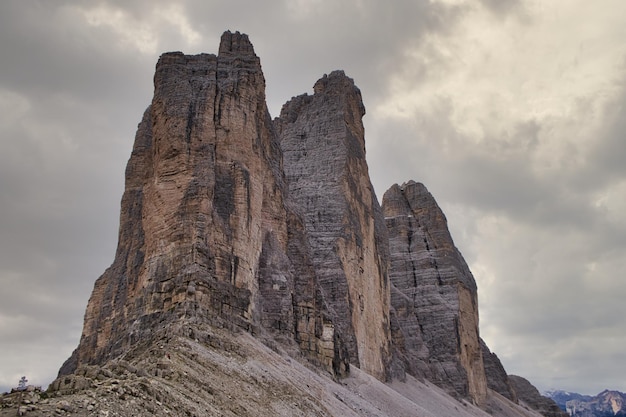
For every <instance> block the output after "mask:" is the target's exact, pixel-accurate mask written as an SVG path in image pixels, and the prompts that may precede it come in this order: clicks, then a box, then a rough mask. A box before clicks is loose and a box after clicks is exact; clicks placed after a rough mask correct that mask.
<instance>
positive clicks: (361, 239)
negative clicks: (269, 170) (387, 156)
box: [274, 71, 390, 379]
mask: <svg viewBox="0 0 626 417" xmlns="http://www.w3.org/2000/svg"><path fill="white" fill-rule="evenodd" d="M313 90H314V94H313V95H312V96H311V95H306V94H305V95H301V96H298V97H295V98H293V99H292V100H291V101H289V102H288V103H286V104H285V105H284V106H283V109H282V111H281V114H280V117H279V118H277V119H276V120H275V121H274V123H275V125H276V129H277V131H278V133H279V136H280V144H281V148H282V151H283V157H284V169H285V175H286V176H287V180H288V184H289V195H290V197H291V198H293V199H294V200H295V202H296V203H297V205H298V206H299V207H300V209H301V210H302V212H303V214H304V219H305V225H306V230H307V234H308V239H309V244H310V247H311V253H312V259H313V263H314V265H315V270H316V273H317V276H318V280H319V283H320V287H321V290H322V293H323V297H324V300H325V301H326V304H327V306H328V308H329V313H330V315H331V316H332V318H333V322H334V323H335V325H336V326H337V327H338V328H339V329H340V333H341V334H342V335H343V337H344V340H345V342H346V346H347V349H348V353H349V355H350V361H351V362H352V363H353V364H355V365H357V366H359V367H360V368H361V369H363V370H365V371H367V372H369V373H371V374H372V375H375V376H377V377H378V378H382V379H385V378H387V377H388V366H389V361H390V337H389V336H390V333H389V284H388V279H387V262H388V251H387V237H386V233H385V226H384V222H383V219H382V215H381V211H380V206H379V204H378V200H377V199H376V195H375V194H374V190H373V187H372V185H371V183H370V179H369V174H368V168H367V163H366V161H365V142H364V129H363V123H362V117H363V115H364V114H365V108H364V106H363V102H362V100H361V93H360V91H359V89H358V88H357V87H356V86H355V85H354V82H353V80H352V79H350V78H348V77H347V76H346V75H345V74H344V73H343V71H335V72H332V73H331V74H329V75H325V76H324V77H323V78H321V79H320V80H318V81H317V82H316V83H315V86H314V88H313Z"/></svg>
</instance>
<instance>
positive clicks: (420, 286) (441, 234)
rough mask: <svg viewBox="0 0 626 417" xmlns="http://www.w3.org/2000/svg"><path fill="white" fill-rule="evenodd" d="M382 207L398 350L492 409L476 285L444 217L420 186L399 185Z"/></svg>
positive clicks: (409, 363)
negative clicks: (481, 340)
mask: <svg viewBox="0 0 626 417" xmlns="http://www.w3.org/2000/svg"><path fill="white" fill-rule="evenodd" d="M382 206H383V213H384V215H385V221H386V224H387V229H388V231H389V247H390V253H391V266H390V274H389V277H390V280H391V283H392V286H393V287H395V290H396V291H394V292H392V298H391V301H392V308H393V309H394V310H395V317H396V319H397V338H398V339H400V340H403V342H404V345H403V346H402V345H400V344H396V346H398V350H399V355H400V357H404V358H405V364H406V365H405V366H406V370H407V371H408V372H409V373H412V372H418V373H421V375H420V376H424V374H425V376H426V377H427V378H429V379H431V380H432V381H433V382H436V383H437V384H439V385H441V386H442V387H446V388H448V389H450V390H451V392H453V393H456V394H458V395H460V396H463V397H469V398H472V399H473V400H474V401H475V402H476V403H477V404H480V405H483V404H485V399H486V396H487V380H486V376H485V368H484V364H483V358H482V353H481V346H480V338H479V335H478V305H477V293H476V283H475V281H474V278H473V276H472V274H471V272H470V271H469V268H468V267H467V264H466V263H465V260H464V259H463V257H462V256H461V254H460V252H459V251H458V250H457V248H456V247H455V246H454V242H453V241H452V237H451V236H450V233H449V231H448V226H447V222H446V218H445V216H444V214H443V212H442V211H441V209H440V208H439V207H438V206H437V203H436V202H435V200H434V198H433V197H432V195H431V194H430V193H429V192H428V190H426V187H424V186H423V185H422V184H419V183H416V182H413V181H410V182H408V183H406V184H403V185H402V186H398V185H394V186H392V187H391V188H390V189H389V190H388V191H387V192H386V193H385V195H384V197H383V204H382ZM415 361H417V363H420V362H424V363H423V364H419V365H416V364H415ZM426 361H427V366H426ZM416 368H417V369H416Z"/></svg>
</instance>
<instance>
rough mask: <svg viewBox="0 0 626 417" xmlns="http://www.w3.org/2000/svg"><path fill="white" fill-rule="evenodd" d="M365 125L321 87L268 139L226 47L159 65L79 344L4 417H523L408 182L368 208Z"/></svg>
mask: <svg viewBox="0 0 626 417" xmlns="http://www.w3.org/2000/svg"><path fill="white" fill-rule="evenodd" d="M364 114H365V106H364V105H363V101H362V97H361V93H360V91H359V89H358V88H357V87H356V85H355V84H354V81H353V80H352V79H351V78H349V77H348V76H346V75H345V73H344V72H343V71H333V72H331V73H330V74H328V75H324V76H323V77H322V78H321V79H319V80H318V81H317V82H316V83H315V84H314V87H313V94H312V95H309V94H303V95H300V96H297V97H294V98H293V99H291V100H290V101H289V102H288V103H286V104H285V105H284V106H283V108H282V110H281V114H280V115H279V116H278V117H277V118H275V119H273V120H272V118H271V117H270V114H269V112H268V109H267V105H266V103H265V80H264V75H263V72H262V69H261V63H260V59H259V58H258V57H257V56H256V54H255V53H254V48H253V46H252V44H251V42H250V40H249V39H248V37H247V35H244V34H241V33H239V32H236V33H231V32H225V33H224V34H223V35H222V38H221V41H220V46H219V53H218V54H217V55H213V54H200V55H193V56H190V55H184V54H182V53H180V52H172V53H166V54H163V55H162V56H161V57H160V59H159V61H158V63H157V65H156V71H155V76H154V97H153V99H152V103H151V104H150V105H149V107H148V108H147V110H146V111H145V113H144V115H143V118H142V121H141V123H140V124H139V126H138V129H137V133H136V136H135V142H134V146H133V150H132V153H131V156H130V159H129V161H128V165H127V168H126V186H125V191H124V194H123V196H122V201H121V211H120V228H119V239H118V247H117V251H116V254H115V258H114V260H113V263H112V265H111V266H110V267H109V268H108V269H107V270H106V271H105V272H104V273H103V274H102V276H101V277H99V278H98V279H97V280H96V282H95V285H94V289H93V292H92V294H91V297H90V299H89V302H88V305H87V309H86V312H85V317H84V325H83V331H82V335H81V338H80V342H79V344H78V346H77V348H76V349H75V351H74V352H73V353H72V355H71V357H70V358H69V359H68V360H67V361H66V362H65V363H64V364H63V365H62V366H61V369H60V371H59V377H58V378H57V379H56V380H55V381H54V382H53V383H52V384H51V385H50V387H49V389H48V391H47V392H38V391H37V390H36V389H29V390H28V391H27V393H23V392H21V391H20V392H19V393H13V394H9V395H8V396H7V397H6V398H3V400H2V404H3V409H2V411H1V412H0V416H2V415H7V414H6V413H5V411H6V412H13V413H14V414H15V408H16V407H17V406H19V405H20V404H19V403H20V402H22V404H21V405H22V408H24V407H25V408H24V409H19V410H18V411H26V412H28V413H31V415H38V414H37V413H39V415H50V414H52V413H56V414H63V413H71V414H72V415H100V416H102V415H109V416H113V415H135V416H144V415H145V416H147V415H157V416H165V415H168V416H172V415H174V416H200V415H238V416H241V415H251V416H252V415H277V416H283V415H284V416H292V415H302V416H309V415H311V416H313V415H315V416H320V415H321V416H339V415H342V416H343V415H368V416H385V415H403V416H404V415H406V416H441V415H446V416H451V417H454V416H485V415H489V414H492V415H497V416H505V417H506V416H538V415H539V414H538V412H536V411H534V410H532V408H533V407H535V405H534V403H532V402H531V401H526V398H528V397H526V396H525V393H526V392H529V389H528V387H527V386H523V387H522V388H519V387H517V386H516V385H515V383H514V382H515V379H511V378H512V377H509V376H507V375H506V372H505V371H504V368H503V367H502V364H501V363H500V361H499V359H498V357H497V356H496V355H495V354H493V353H491V352H490V351H489V349H488V347H487V346H486V344H485V343H484V341H482V340H481V338H480V333H479V317H478V301H477V288H476V282H475V280H474V278H473V276H472V274H471V272H470V270H469V268H468V266H467V263H466V262H465V260H464V259H463V256H462V255H461V253H460V251H459V250H458V249H457V248H456V247H455V245H454V242H453V240H452V237H451V236H450V233H449V231H448V227H447V220H446V218H445V215H444V214H443V212H442V211H441V209H440V208H439V206H438V205H437V203H436V201H435V199H434V197H433V196H432V195H431V194H430V193H429V192H428V190H427V188H426V187H425V186H424V185H423V184H421V183H418V182H415V181H408V182H406V183H404V184H402V185H398V184H395V185H393V186H392V187H391V188H390V189H389V190H388V191H387V192H386V193H385V194H384V197H383V201H382V205H381V204H379V202H378V199H377V197H376V195H375V193H374V189H373V187H372V184H371V181H370V178H369V173H368V168H367V162H366V155H365V132H364V128H363V123H362V117H363V115H364ZM528 385H529V386H530V387H532V385H530V383H528ZM533 388H534V387H533ZM535 391H536V390H535ZM22 395H24V397H23V398H22ZM537 395H538V393H537ZM24 401H28V403H26V402H24ZM523 401H525V402H523ZM518 402H519V404H518ZM5 405H6V407H5ZM555 407H556V405H555ZM537 408H538V409H541V410H542V411H543V412H544V415H546V416H553V415H557V414H545V412H546V410H545V409H544V408H541V407H539V406H537ZM7 410H9V411H7ZM57 410H58V411H57ZM557 410H558V407H557ZM548 411H550V412H551V410H548Z"/></svg>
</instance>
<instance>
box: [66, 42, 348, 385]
mask: <svg viewBox="0 0 626 417" xmlns="http://www.w3.org/2000/svg"><path fill="white" fill-rule="evenodd" d="M154 85H155V91H154V98H153V101H152V104H151V106H150V107H149V108H148V110H146V112H145V114H144V118H143V120H142V122H141V124H140V125H139V128H138V131H137V135H136V138H135V145H134V148H133V152H132V155H131V158H130V160H129V162H128V167H127V170H126V190H125V192H124V196H123V198H122V210H121V217H120V236H119V243H118V250H117V253H116V257H115V260H114V262H113V265H112V266H111V267H110V268H109V269H108V270H107V271H106V272H105V273H104V274H103V276H102V277H100V278H99V279H98V281H97V282H96V285H95V288H94V291H93V294H92V296H91V299H90V301H89V304H88V307H87V311H86V314H85V324H84V329H83V334H82V337H81V341H80V344H79V346H78V348H77V349H76V351H75V352H74V354H73V355H72V357H71V358H70V359H69V360H68V361H67V363H66V364H65V365H64V366H63V368H62V369H61V372H60V373H61V374H66V373H71V372H73V371H74V370H75V369H76V368H77V367H78V366H80V365H83V364H99V363H104V362H105V361H106V360H109V359H112V358H115V357H117V356H119V355H120V354H121V353H123V352H124V351H125V350H127V349H129V347H131V346H133V345H134V344H135V343H136V342H137V341H139V340H141V339H142V338H143V337H144V336H145V335H146V334H149V333H151V332H153V331H154V330H155V328H161V327H163V326H167V325H169V324H170V323H176V322H180V321H181V320H183V321H185V320H186V321H189V322H192V323H193V322H195V321H197V322H203V323H211V324H213V325H217V326H222V327H223V326H226V327H233V326H234V327H238V328H242V329H245V330H248V331H257V330H256V329H258V328H266V329H271V330H273V331H277V332H280V333H284V334H286V335H287V336H288V337H289V338H291V339H292V340H294V341H295V342H297V343H298V344H299V345H300V347H301V348H302V351H303V352H304V353H305V354H307V355H308V356H310V357H311V358H312V359H314V360H316V361H317V362H318V363H320V364H322V365H323V366H326V367H327V368H329V369H330V368H334V370H335V372H337V373H339V374H341V373H342V372H345V371H346V366H347V360H346V361H344V358H343V354H344V349H343V347H342V344H341V342H340V335H339V334H338V333H336V332H335V331H334V326H333V324H332V322H330V321H328V320H326V319H325V318H324V317H325V316H324V311H325V308H324V307H323V305H322V304H323V300H322V299H321V297H320V293H319V289H318V286H317V283H316V281H315V274H314V270H313V269H312V264H311V262H310V260H309V255H308V246H307V243H306V241H305V235H304V228H303V224H302V221H301V218H300V217H299V216H298V215H297V214H296V213H295V212H294V209H293V208H292V207H290V205H289V203H288V202H287V201H286V199H285V193H286V187H285V180H284V174H283V170H282V165H281V164H282V158H281V152H280V145H279V143H278V139H277V136H276V134H275V131H274V128H273V125H272V121H271V119H270V115H269V112H268V110H267V106H266V104H265V81H264V77H263V73H262V71H261V66H260V61H259V58H258V57H257V56H256V55H255V54H254V51H253V48H252V45H251V43H250V42H249V40H248V37H247V36H246V35H242V34H239V33H235V34H233V33H230V32H227V33H225V34H224V35H223V36H222V39H221V44H220V47H219V55H218V56H215V55H209V54H202V55H195V56H188V55H183V54H182V53H167V54H164V55H162V56H161V58H160V59H159V62H158V64H157V68H156V73H155V77H154ZM344 362H345V363H344Z"/></svg>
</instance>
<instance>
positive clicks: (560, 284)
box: [0, 0, 626, 394]
mask: <svg viewBox="0 0 626 417" xmlns="http://www.w3.org/2000/svg"><path fill="white" fill-rule="evenodd" d="M624 22H626V2H625V1H623V0H596V1H592V2H591V1H588V0H549V1H543V0H412V1H409V0H406V1H401V0H393V1H382V0H381V1H374V0H344V1H337V0H284V1H265V2H261V1H253V0H250V1H236V0H229V1H205V0H197V1H180V2H175V1H171V0H168V1H162V2H159V1H155V0H144V1H128V0H118V1H114V0H110V1H89V2H84V1H60V0H59V1H43V0H42V1H35V0H21V1H17V0H15V1H2V2H0V56H1V57H2V58H1V59H0V144H1V147H0V391H4V390H7V389H8V388H10V387H14V386H16V385H17V382H18V380H19V378H20V376H22V375H26V376H27V377H28V379H29V380H30V382H31V383H34V384H38V385H43V386H44V387H45V386H47V384H48V383H50V382H51V380H52V379H53V378H54V376H55V375H56V372H57V371H58V369H59V367H60V366H61V364H62V362H63V361H64V360H65V359H66V358H67V357H69V355H70V353H71V351H72V350H73V349H74V348H75V347H76V346H77V344H78V339H79V337H80V332H81V328H82V320H83V314H84V309H85V307H86V304H87V301H88V298H89V295H90V293H91V289H92V287H93V284H94V281H95V280H96V278H97V277H98V276H100V274H102V272H104V270H105V268H106V267H108V266H109V265H110V264H111V262H112V261H113V257H114V253H115V246H116V244H117V241H116V240H117V231H118V225H119V224H118V219H119V203H120V199H121V196H122V192H123V187H124V184H123V177H124V168H125V165H126V161H127V160H128V157H129V156H130V151H131V147H132V143H133V138H134V135H135V130H136V127H137V124H138V123H139V121H140V119H141V116H142V113H143V111H144V110H145V108H146V107H147V106H148V104H149V103H150V100H151V97H152V88H153V86H152V77H153V73H154V66H155V64H156V61H157V59H158V57H159V55H160V54H161V53H162V52H165V51H172V50H179V51H183V52H185V53H200V52H209V53H215V52H217V48H218V45H219V37H220V35H221V34H222V32H223V31H224V30H227V29H230V30H233V31H235V30H239V31H241V32H244V33H247V34H249V36H250V39H251V41H252V43H253V44H254V47H255V51H256V53H257V55H258V56H260V58H261V63H262V66H263V70H264V73H265V78H266V81H267V99H268V105H269V107H270V112H271V113H272V115H273V116H277V115H278V113H279V112H280V108H281V105H282V104H283V103H284V102H285V101H287V100H288V99H289V98H290V97H292V96H294V95H298V94H302V93H304V92H309V93H310V92H312V86H313V84H314V82H315V81H316V80H317V79H318V78H320V77H321V76H322V75H323V74H324V73H329V72H330V71H332V70H334V69H343V70H345V71H346V73H347V74H348V75H349V76H351V77H352V78H354V80H355V82H356V84H357V85H358V86H359V87H360V89H361V92H362V94H363V100H364V102H365V107H366V109H367V114H366V116H365V119H364V122H365V127H366V144H367V158H368V163H369V167H370V175H371V177H372V182H373V183H374V186H375V188H376V193H377V195H378V197H379V199H381V198H382V195H383V193H384V192H385V190H386V189H387V188H389V186H391V185H392V184H393V183H402V182H405V181H408V180H409V179H413V180H416V181H419V182H422V183H424V184H425V185H426V186H427V187H428V188H429V190H430V191H431V193H432V194H433V195H434V196H435V198H436V199H437V201H438V202H439V204H440V206H441V207H442V208H443V210H444V212H445V213H446V216H447V218H448V223H449V227H450V229H451V232H452V235H453V237H454V239H455V242H456V245H457V246H458V247H459V249H460V250H461V252H462V253H463V255H464V256H465V258H466V260H467V262H468V264H469V265H470V268H471V270H472V271H473V273H474V276H475V278H476V281H477V282H478V288H479V303H480V320H481V324H480V328H481V334H482V336H483V338H484V339H485V340H486V341H487V343H488V345H489V346H490V348H491V349H492V350H493V351H494V352H495V353H497V354H498V356H499V357H500V359H501V360H502V362H503V363H504V366H505V368H506V369H507V371H508V373H511V374H518V375H521V376H524V377H526V378H527V379H529V380H530V381H531V382H532V383H534V384H535V385H536V386H537V387H538V388H539V389H540V390H544V389H548V388H560V389H566V390H572V391H577V392H581V393H585V394H597V393H598V392H600V391H601V390H603V389H605V388H609V389H617V390H620V391H626V376H625V375H626V349H625V348H624V347H625V346H626V320H625V317H626V302H625V300H626V276H625V272H624V271H626V24H624Z"/></svg>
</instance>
